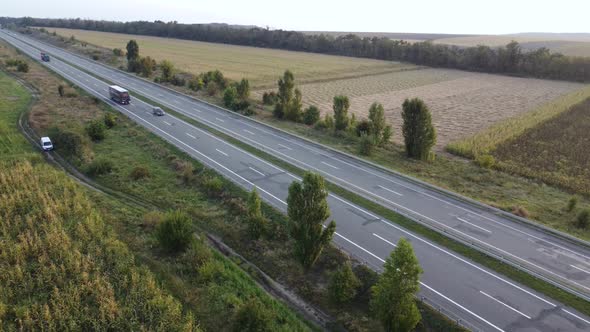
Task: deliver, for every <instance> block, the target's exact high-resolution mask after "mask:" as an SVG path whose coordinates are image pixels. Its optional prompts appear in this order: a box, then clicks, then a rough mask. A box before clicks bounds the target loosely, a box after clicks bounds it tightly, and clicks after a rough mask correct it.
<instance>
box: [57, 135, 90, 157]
mask: <svg viewBox="0 0 590 332" xmlns="http://www.w3.org/2000/svg"><path fill="white" fill-rule="evenodd" d="M53 143H54V144H55V148H56V149H57V150H58V151H60V152H63V153H64V154H65V155H66V156H70V157H77V158H82V156H83V154H84V142H83V140H82V136H80V134H78V133H76V132H73V131H61V130H60V131H57V132H56V133H55V134H53Z"/></svg>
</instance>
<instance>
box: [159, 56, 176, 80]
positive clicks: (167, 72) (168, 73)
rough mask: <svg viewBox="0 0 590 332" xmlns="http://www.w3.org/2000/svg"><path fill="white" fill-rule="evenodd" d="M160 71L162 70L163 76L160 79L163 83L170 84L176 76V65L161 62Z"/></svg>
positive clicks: (164, 61) (166, 61)
mask: <svg viewBox="0 0 590 332" xmlns="http://www.w3.org/2000/svg"><path fill="white" fill-rule="evenodd" d="M160 70H162V76H161V77H160V80H161V81H162V82H169V81H170V80H171V79H172V76H174V64H173V63H172V62H171V61H169V60H162V61H161V62H160Z"/></svg>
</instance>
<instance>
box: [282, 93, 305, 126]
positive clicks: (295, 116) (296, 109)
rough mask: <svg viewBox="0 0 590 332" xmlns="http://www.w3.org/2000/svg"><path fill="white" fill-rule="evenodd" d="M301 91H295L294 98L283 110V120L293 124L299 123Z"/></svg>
mask: <svg viewBox="0 0 590 332" xmlns="http://www.w3.org/2000/svg"><path fill="white" fill-rule="evenodd" d="M301 98H302V96H301V91H300V90H299V89H295V96H294V97H293V98H292V99H291V102H289V103H288V104H287V106H286V108H285V119H287V120H290V121H293V122H300V121H301V116H302V114H301V107H302V102H301Z"/></svg>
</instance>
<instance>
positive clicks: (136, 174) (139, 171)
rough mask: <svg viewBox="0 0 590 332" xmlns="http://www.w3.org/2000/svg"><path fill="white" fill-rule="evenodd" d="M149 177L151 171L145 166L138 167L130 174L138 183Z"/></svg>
mask: <svg viewBox="0 0 590 332" xmlns="http://www.w3.org/2000/svg"><path fill="white" fill-rule="evenodd" d="M149 176H150V170H149V169H148V168H147V167H145V166H137V167H135V168H134V169H133V170H132V171H131V173H129V177H130V178H132V179H133V180H136V181H137V180H141V179H145V178H147V177H149Z"/></svg>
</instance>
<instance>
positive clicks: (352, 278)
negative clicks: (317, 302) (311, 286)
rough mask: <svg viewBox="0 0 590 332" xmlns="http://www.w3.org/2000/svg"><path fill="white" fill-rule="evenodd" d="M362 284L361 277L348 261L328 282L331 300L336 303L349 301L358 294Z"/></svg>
mask: <svg viewBox="0 0 590 332" xmlns="http://www.w3.org/2000/svg"><path fill="white" fill-rule="evenodd" d="M360 286H361V283H360V281H359V279H358V278H357V277H356V275H355V274H354V272H352V266H351V265H350V262H348V261H347V262H346V263H345V264H344V265H342V266H341V267H340V268H339V269H338V270H336V272H334V273H333V274H332V277H331V278H330V282H329V284H328V294H329V296H330V300H331V301H332V302H334V303H336V304H344V303H348V302H350V300H352V299H353V298H354V297H355V296H356V293H357V290H358V288H359V287H360Z"/></svg>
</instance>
